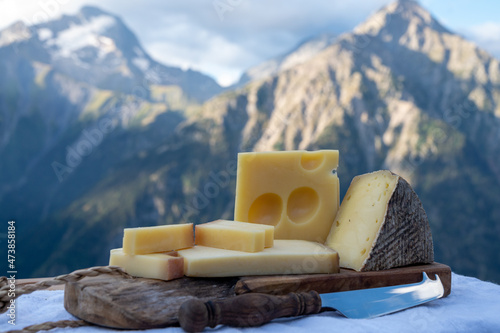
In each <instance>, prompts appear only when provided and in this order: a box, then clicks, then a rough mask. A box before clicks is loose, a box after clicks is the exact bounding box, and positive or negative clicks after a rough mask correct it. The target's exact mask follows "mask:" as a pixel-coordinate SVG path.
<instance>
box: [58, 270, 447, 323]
mask: <svg viewBox="0 0 500 333" xmlns="http://www.w3.org/2000/svg"><path fill="white" fill-rule="evenodd" d="M423 272H426V273H427V274H428V275H429V277H430V278H435V275H436V274H438V275H439V278H440V279H441V281H442V282H443V286H444V290H445V295H444V297H446V296H448V295H449V294H450V291H451V269H450V267H448V266H446V265H443V264H439V263H433V264H428V265H419V266H410V267H404V268H395V269H390V270H385V271H378V272H361V273H359V272H355V271H352V270H347V269H341V271H340V273H338V274H309V275H285V276H283V275H280V276H248V277H241V278H189V277H184V278H181V279H177V280H172V281H161V280H153V279H143V278H130V279H126V278H124V277H121V276H111V275H100V276H97V277H86V278H84V279H82V280H80V281H77V282H72V283H67V284H66V288H65V292H64V307H65V308H66V310H67V311H68V312H70V313H71V314H73V315H74V316H76V317H78V318H80V319H83V320H86V321H88V322H90V323H93V324H96V325H101V326H106V327H112V328H122V329H149V328H159V327H167V326H178V320H177V312H178V309H179V307H180V306H181V304H182V303H183V302H185V301H186V300H188V299H191V298H195V297H198V298H200V299H202V300H204V301H208V300H210V299H223V298H227V297H231V296H234V295H237V294H243V293H248V292H262V293H269V294H287V293H289V292H304V291H310V290H316V291H317V292H319V293H324V292H335V291H347V290H357V289H368V288H377V287H385V286H393V285H398V284H408V283H415V282H420V281H421V280H422V273H423Z"/></svg>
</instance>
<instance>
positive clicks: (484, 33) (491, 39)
mask: <svg viewBox="0 0 500 333" xmlns="http://www.w3.org/2000/svg"><path fill="white" fill-rule="evenodd" d="M464 33H465V35H466V36H468V37H469V38H470V39H472V40H474V41H475V42H476V43H477V44H478V45H479V46H480V47H482V48H483V49H485V50H488V51H489V52H491V53H492V54H493V55H494V56H496V57H497V58H500V22H484V23H480V24H476V25H473V26H470V27H468V28H465V29H464Z"/></svg>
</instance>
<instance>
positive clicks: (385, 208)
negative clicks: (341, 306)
mask: <svg viewBox="0 0 500 333" xmlns="http://www.w3.org/2000/svg"><path fill="white" fill-rule="evenodd" d="M326 245H327V246H329V247H331V248H332V249H335V250H336V251H338V253H339V256H340V266H341V267H345V268H352V269H354V270H356V271H374V270H383V269H389V268H393V267H400V266H406V265H411V264H422V263H430V262H433V261H434V251H433V243H432V235H431V229H430V226H429V221H428V220H427V215H426V213H425V210H424V209H423V207H422V203H421V202H420V199H419V198H418V196H417V194H416V193H415V192H414V191H413V189H412V188H411V186H410V184H408V183H407V182H406V180H404V179H403V178H401V177H400V176H398V175H396V174H393V173H391V172H390V171H387V170H382V171H377V172H373V173H369V174H365V175H361V176H357V177H354V179H353V180H352V182H351V185H350V186H349V189H348V190H347V193H346V195H345V197H344V200H343V201H342V205H341V206H340V209H339V211H338V213H337V216H336V217H335V221H334V223H333V226H332V229H331V231H330V234H329V235H328V239H327V241H326Z"/></svg>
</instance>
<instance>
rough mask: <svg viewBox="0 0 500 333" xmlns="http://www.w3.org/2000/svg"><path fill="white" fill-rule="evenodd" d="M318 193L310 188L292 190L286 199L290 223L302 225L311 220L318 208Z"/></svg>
mask: <svg viewBox="0 0 500 333" xmlns="http://www.w3.org/2000/svg"><path fill="white" fill-rule="evenodd" d="M319 202H320V200H319V196H318V193H317V192H316V191H315V190H313V189H312V188H310V187H301V188H298V189H296V190H294V191H293V192H292V193H291V194H290V196H289V197H288V202H287V205H286V207H287V215H288V218H289V219H290V221H291V222H294V223H303V222H307V221H309V220H311V218H312V217H313V216H314V214H316V212H317V210H318V208H319Z"/></svg>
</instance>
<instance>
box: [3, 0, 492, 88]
mask: <svg viewBox="0 0 500 333" xmlns="http://www.w3.org/2000/svg"><path fill="white" fill-rule="evenodd" d="M390 2H392V0H357V1H338V0H337V1H324V0H309V1H303V0H275V1H264V0H190V1H185V0H169V1H162V0H143V1H122V0H23V1H19V0H0V24H1V26H0V28H2V27H5V26H6V25H8V24H11V23H12V22H14V21H15V20H18V19H25V20H28V21H36V20H37V19H41V18H44V17H48V19H54V18H56V17H57V16H60V15H61V14H64V13H67V14H74V13H75V12H76V11H77V10H78V9H79V8H80V7H81V6H83V5H85V4H91V5H96V6H98V7H100V8H102V9H104V10H106V11H109V12H111V13H113V14H116V15H118V16H120V17H121V18H122V19H123V20H124V22H125V24H127V25H128V26H129V27H130V28H131V30H132V31H133V32H134V33H135V34H136V35H137V36H138V39H139V40H140V41H141V43H142V44H143V46H144V48H145V49H146V50H147V51H148V52H149V53H150V54H151V55H152V56H153V57H154V58H155V59H157V60H159V61H161V62H163V63H165V64H167V65H177V66H181V67H183V68H192V69H196V70H200V71H203V72H205V73H207V74H209V75H211V76H213V77H215V78H216V79H217V80H218V81H219V82H220V83H221V84H224V85H227V84H229V83H230V82H231V81H236V80H237V79H238V77H239V75H240V74H241V73H242V72H243V71H244V70H245V69H247V68H249V67H252V66H255V65H257V64H259V63H260V62H262V61H264V60H267V59H270V58H273V57H276V56H278V55H280V54H283V53H286V52H288V51H289V50H291V49H293V48H294V47H295V46H296V45H297V44H298V43H300V42H301V41H303V40H305V39H307V38H309V37H312V36H314V35H317V34H320V33H323V32H332V33H336V34H341V33H343V32H346V31H350V30H352V29H353V28H354V26H356V25H357V24H359V23H361V22H362V21H363V20H365V19H366V18H367V17H368V16H369V15H370V14H371V13H373V12H375V11H376V10H378V9H379V8H380V7H382V6H384V5H386V4H388V3H390ZM426 2H427V3H428V6H431V5H432V4H433V3H434V2H433V1H426ZM438 3H439V4H441V2H438ZM430 9H431V11H432V8H430ZM442 19H443V20H445V19H446V17H443V18H442ZM463 24H464V26H466V25H467V23H463ZM499 25H500V23H496V22H489V23H484V24H480V25H475V26H472V27H471V28H470V29H469V30H468V33H467V34H466V35H467V36H469V37H470V38H472V39H474V40H476V41H477V43H478V44H479V45H481V46H483V47H484V48H486V49H488V50H489V51H490V52H493V53H495V54H497V55H498V54H500V50H499V49H500V42H499V41H500V40H499V38H500V32H499V30H498V29H499V28H498V27H499ZM459 30H460V29H459ZM460 31H463V30H460Z"/></svg>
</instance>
